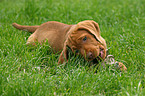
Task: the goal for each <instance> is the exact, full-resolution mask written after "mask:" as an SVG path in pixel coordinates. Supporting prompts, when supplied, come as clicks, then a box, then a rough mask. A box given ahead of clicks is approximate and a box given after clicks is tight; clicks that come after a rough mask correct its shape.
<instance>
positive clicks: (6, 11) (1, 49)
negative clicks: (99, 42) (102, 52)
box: [0, 0, 145, 96]
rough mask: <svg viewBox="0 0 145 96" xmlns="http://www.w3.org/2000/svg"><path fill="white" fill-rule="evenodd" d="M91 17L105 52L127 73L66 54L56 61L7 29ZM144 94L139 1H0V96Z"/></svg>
mask: <svg viewBox="0 0 145 96" xmlns="http://www.w3.org/2000/svg"><path fill="white" fill-rule="evenodd" d="M83 20H94V21H96V22H97V23H98V24H99V26H100V30H101V35H102V37H103V38H105V40H106V42H107V47H108V48H109V52H110V53H109V54H112V55H114V57H115V59H116V60H118V61H120V62H123V63H124V64H125V65H126V67H127V68H128V70H127V72H120V71H118V70H114V71H112V69H111V67H109V66H108V67H107V68H105V69H103V67H100V68H99V69H98V70H97V72H96V67H89V66H88V65H89V62H86V61H85V60H84V59H80V58H79V57H74V56H72V57H71V58H69V62H68V63H67V64H66V65H64V64H62V65H59V66H58V65H57V61H58V56H59V54H53V53H52V49H51V48H50V47H49V46H48V44H44V45H43V46H40V45H38V46H37V47H30V46H27V45H26V41H27V38H28V37H29V36H30V34H31V33H28V32H25V31H20V30H17V29H15V28H13V27H12V23H14V22H17V23H19V24H22V25H40V24H42V23H44V22H47V21H59V22H62V23H66V24H76V23H78V22H80V21H83ZM19 95H20V96H55V95H61V96H63V95H65V96H69V95H72V96H76V95H77V96H90V95H107V96H112V95H119V96H135V95H136V96H145V0H0V96H19Z"/></svg>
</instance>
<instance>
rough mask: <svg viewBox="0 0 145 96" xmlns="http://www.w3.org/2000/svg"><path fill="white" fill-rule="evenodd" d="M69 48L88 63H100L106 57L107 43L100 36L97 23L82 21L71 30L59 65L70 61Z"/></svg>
mask: <svg viewBox="0 0 145 96" xmlns="http://www.w3.org/2000/svg"><path fill="white" fill-rule="evenodd" d="M67 47H69V48H70V49H71V50H72V52H73V53H75V54H79V55H82V56H83V57H84V58H85V59H86V60H87V61H93V60H95V61H100V60H102V59H105V57H106V42H105V40H104V39H103V38H102V37H101V35H100V29H99V25H98V24H97V23H96V22H95V21H90V20H86V21H82V22H79V23H78V24H77V25H73V27H72V28H71V29H70V30H69V32H68V34H67V35H66V41H65V44H64V48H63V51H62V52H61V55H60V57H59V63H63V62H64V61H65V60H67V59H68V50H67Z"/></svg>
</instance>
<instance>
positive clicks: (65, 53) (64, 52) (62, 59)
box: [58, 43, 68, 64]
mask: <svg viewBox="0 0 145 96" xmlns="http://www.w3.org/2000/svg"><path fill="white" fill-rule="evenodd" d="M65 61H68V51H67V47H66V43H65V44H64V47H63V50H62V52H61V54H60V56H59V60H58V64H62V63H64V62H65Z"/></svg>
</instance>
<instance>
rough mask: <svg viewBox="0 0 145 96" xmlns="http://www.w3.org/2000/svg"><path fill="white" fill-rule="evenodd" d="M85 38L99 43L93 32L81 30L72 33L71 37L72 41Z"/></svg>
mask: <svg viewBox="0 0 145 96" xmlns="http://www.w3.org/2000/svg"><path fill="white" fill-rule="evenodd" d="M85 36H86V37H89V38H92V39H96V41H98V39H97V38H96V37H95V36H94V35H93V34H92V33H91V32H89V31H88V30H85V29H79V30H77V31H74V32H72V33H71V35H70V37H71V39H72V40H79V39H81V38H83V37H85Z"/></svg>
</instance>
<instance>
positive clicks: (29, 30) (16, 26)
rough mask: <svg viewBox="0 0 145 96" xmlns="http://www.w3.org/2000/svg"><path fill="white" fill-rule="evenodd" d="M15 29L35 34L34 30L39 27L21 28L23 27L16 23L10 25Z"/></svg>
mask: <svg viewBox="0 0 145 96" xmlns="http://www.w3.org/2000/svg"><path fill="white" fill-rule="evenodd" d="M12 25H13V26H14V27H15V28H17V29H20V30H26V31H28V32H32V33H33V32H35V30H36V29H37V28H38V27H39V26H37V25H36V26H23V25H19V24H17V23H13V24H12Z"/></svg>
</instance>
